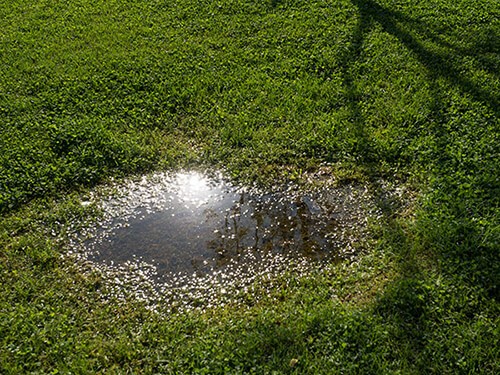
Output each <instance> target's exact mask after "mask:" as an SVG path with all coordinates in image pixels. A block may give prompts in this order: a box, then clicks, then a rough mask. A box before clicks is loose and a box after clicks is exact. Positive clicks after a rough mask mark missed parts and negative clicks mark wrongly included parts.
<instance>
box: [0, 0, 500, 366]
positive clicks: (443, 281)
mask: <svg viewBox="0 0 500 375" xmlns="http://www.w3.org/2000/svg"><path fill="white" fill-rule="evenodd" d="M0 30H1V31H0V65H1V66H2V69H0V213H1V214H2V218H1V220H0V282H1V285H2V287H1V288H0V369H1V371H0V372H4V373H58V372H59V373H95V372H109V373H154V372H160V373H231V372H232V373H257V374H260V373H273V372H275V373H370V374H371V373H384V374H385V373H404V374H421V373H438V374H457V373H464V374H466V373H485V374H495V373H499V372H500V368H499V367H500V365H499V364H500V349H499V348H500V342H499V341H500V332H499V330H500V329H499V328H498V327H499V326H500V324H499V323H500V322H499V318H498V317H499V316H500V308H499V297H500V295H499V289H498V285H499V284H500V280H499V275H500V266H499V265H500V262H499V260H500V259H499V255H498V254H499V247H500V246H499V244H500V222H499V216H500V215H499V213H500V212H499V207H500V202H499V200H500V181H499V176H500V157H499V156H500V146H499V145H500V123H499V122H500V121H499V108H500V94H499V93H500V74H499V72H500V4H499V3H498V2H497V1H492V0H478V1H474V2H472V1H451V0H440V1H437V0H435V1H428V0H426V1H423V0H421V1H398V2H394V1H389V0H377V1H375V0H336V1H335V0H331V1H329V0H327V1H307V2H306V1H285V0H282V1H280V0H268V1H267V0H266V1H252V0H228V1H219V2H214V1H204V0H202V1H191V0H179V1H176V2H166V1H160V0H155V1H136V2H131V1H121V2H119V1H99V0H95V1H90V0H75V1H71V2H63V3H57V4H54V3H53V2H48V1H35V2H21V1H17V0H6V1H3V2H2V3H1V4H0ZM325 163H327V164H328V165H329V166H330V170H331V171H332V173H333V174H334V175H335V176H336V178H337V179H338V180H339V181H340V182H342V181H350V180H361V181H363V182H365V183H368V184H371V185H372V186H374V187H376V184H377V181H378V178H379V177H384V178H386V179H393V180H399V181H404V182H405V183H407V184H410V185H411V186H412V187H413V188H414V190H415V191H417V192H418V194H419V195H418V200H417V203H416V204H415V207H413V211H412V212H411V214H408V215H395V214H393V213H392V212H390V211H388V210H385V211H384V212H385V216H384V217H383V218H382V219H381V220H380V221H378V222H376V223H373V238H371V239H370V241H369V245H368V246H367V247H366V249H364V251H363V253H362V255H360V257H359V259H358V260H357V261H356V262H355V263H347V262H346V263H342V264H339V265H337V266H335V267H332V269H330V270H328V271H325V272H318V274H316V275H313V276H311V277H309V278H306V279H297V278H296V277H294V276H293V275H283V279H282V280H281V281H280V282H281V283H282V284H281V287H280V288H277V289H276V290H273V291H272V292H271V293H270V294H269V295H268V294H267V292H266V290H265V289H262V290H261V291H256V293H260V294H261V295H262V297H263V299H262V300H260V301H259V302H252V297H251V296H249V305H248V306H247V307H246V308H238V307H235V306H226V307H223V308H214V309H210V310H207V311H205V312H203V313H200V312H192V313H186V314H180V315H173V316H168V317H166V318H165V317H161V316H159V315H157V314H155V313H153V312H150V311H148V310H146V309H145V308H144V307H143V306H141V304H139V303H137V302H134V301H129V302H127V303H121V304H116V303H114V302H113V301H107V300H105V299H103V298H102V293H101V292H102V290H105V288H106V285H105V284H103V283H102V280H100V279H99V277H98V275H92V274H91V273H82V272H80V271H78V270H76V269H75V268H74V267H73V266H72V265H71V264H70V262H68V261H67V260H65V259H63V258H61V257H60V253H61V251H62V248H61V244H60V243H58V242H56V241H55V240H53V239H52V237H51V236H50V235H49V233H50V230H52V229H56V228H57V227H58V225H59V224H58V223H64V222H69V221H72V220H74V218H75V217H76V218H81V220H82V221H84V220H86V218H88V217H89V216H92V215H94V214H95V212H93V211H92V209H91V208H82V207H81V206H80V205H79V204H78V195H79V194H80V193H82V192H84V191H86V189H89V188H91V187H93V186H95V185H96V184H98V183H100V182H105V181H108V180H109V179H110V178H111V177H124V176H128V175H131V174H138V173H144V172H146V171H150V170H156V169H165V168H179V167H183V166H189V165H200V164H203V165H213V166H216V167H225V168H227V170H228V172H229V173H230V174H231V175H232V176H233V177H235V178H238V179H240V180H241V181H254V180H256V181H258V182H259V183H261V184H270V183H272V182H274V181H286V180H287V179H296V178H299V179H300V176H302V175H303V174H304V173H307V172H314V171H315V170H317V169H318V168H319V166H320V165H321V164H325Z"/></svg>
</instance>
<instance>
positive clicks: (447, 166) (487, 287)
mask: <svg viewBox="0 0 500 375" xmlns="http://www.w3.org/2000/svg"><path fill="white" fill-rule="evenodd" d="M352 3H353V5H355V7H356V8H357V11H358V20H357V24H356V25H355V27H354V29H353V31H352V37H351V41H350V45H349V47H348V49H347V50H346V52H345V54H344V55H342V56H341V57H340V59H339V60H340V62H341V66H342V67H343V72H342V76H343V84H344V87H345V91H346V95H347V99H348V101H349V110H350V114H351V119H350V120H351V121H352V125H353V126H354V132H353V133H352V135H353V136H355V137H356V138H357V144H358V145H363V147H359V146H358V148H356V149H354V150H353V151H354V152H357V153H360V154H361V157H360V158H358V161H359V162H361V163H373V162H374V161H376V160H374V158H376V154H375V152H374V151H373V149H372V147H371V146H370V142H371V141H370V138H369V136H368V134H367V132H366V122H365V119H364V118H363V114H362V111H361V107H360V102H361V99H360V98H359V93H358V92H357V90H356V78H355V77H354V76H353V75H352V74H351V73H350V67H351V66H352V65H353V64H354V63H355V62H356V61H357V60H358V59H360V58H361V56H362V52H363V44H364V43H365V41H366V38H367V35H368V34H369V33H370V32H371V31H372V29H373V28H374V27H375V26H377V27H380V28H381V29H382V30H383V32H385V33H387V34H389V35H391V36H392V37H394V38H396V39H397V40H398V41H399V43H400V44H401V45H402V46H403V47H404V48H406V49H407V50H409V51H410V52H411V54H412V55H413V56H414V57H415V59H416V60H417V61H418V62H419V63H420V64H421V65H422V67H423V68H424V69H425V71H426V73H427V80H428V83H429V86H430V93H431V95H432V102H431V103H429V109H430V113H431V115H430V116H429V124H428V127H427V129H426V131H428V132H429V133H430V134H431V135H432V139H433V143H434V144H433V147H434V149H435V150H434V151H433V153H434V159H433V160H427V162H428V163H430V164H433V165H432V166H431V165H429V167H428V170H430V171H432V172H431V173H433V174H435V175H434V176H432V177H431V179H432V180H434V181H438V183H439V184H440V186H439V189H440V190H439V189H438V188H437V186H436V187H434V189H436V192H435V193H432V197H433V198H434V199H436V201H437V203H432V204H431V205H429V206H428V207H425V209H424V210H422V212H421V214H420V217H419V218H418V219H417V220H416V223H415V224H414V225H413V226H411V227H410V229H408V228H404V227H402V226H401V224H399V223H398V222H397V221H395V220H393V219H392V218H388V222H389V224H388V228H386V230H387V232H389V235H387V236H386V238H385V241H386V246H387V247H388V248H390V249H392V251H394V253H395V254H396V257H397V258H398V265H399V277H398V278H397V279H396V280H394V281H393V282H391V283H389V284H388V286H387V287H386V288H385V290H384V292H383V294H382V295H381V297H380V299H379V300H378V302H377V303H376V305H375V311H376V312H377V313H378V314H380V316H382V317H383V318H384V319H385V320H386V321H387V325H388V326H391V327H392V328H393V331H392V332H393V334H394V339H395V340H396V346H400V347H406V349H405V350H402V351H401V353H406V354H405V355H407V358H405V359H406V360H407V361H409V362H408V363H413V365H411V366H414V368H419V369H420V370H429V367H427V366H429V365H430V363H429V361H436V360H438V358H434V357H433V356H434V353H432V350H431V349H430V348H431V347H435V348H438V347H440V345H441V346H443V345H447V344H450V345H451V344H452V341H453V340H452V339H450V338H447V337H445V336H447V335H452V336H453V335H456V336H461V338H459V339H455V344H456V346H457V349H456V350H457V351H460V352H465V355H466V354H467V352H466V350H468V349H467V347H468V345H469V344H470V343H468V342H467V340H466V339H464V338H463V337H465V336H466V335H467V334H469V333H467V332H466V330H467V329H469V328H470V327H469V326H468V324H472V323H470V322H474V321H475V320H478V319H482V315H481V314H483V315H485V316H487V315H489V314H492V311H498V300H499V290H498V288H497V285H498V284H499V282H500V280H499V276H498V275H499V274H500V269H499V267H498V263H499V262H498V243H499V242H497V241H500V238H499V237H500V235H499V233H498V232H499V231H498V226H497V227H495V223H494V220H492V219H491V216H489V217H483V218H481V216H479V217H477V216H476V217H475V218H473V217H472V215H471V209H470V208H468V207H467V204H464V202H463V199H473V198H469V196H470V197H472V196H473V194H472V193H467V194H469V195H465V198H462V199H460V198H458V197H457V196H454V194H455V191H456V190H457V186H459V184H460V182H455V181H453V179H454V177H455V176H456V177H457V178H458V177H459V176H460V175H461V174H467V173H469V174H470V173H474V166H473V167H472V168H470V167H469V168H470V169H469V170H465V169H464V170H463V171H461V170H460V168H465V167H462V166H461V165H460V163H457V162H456V161H453V160H455V159H456V156H455V155H451V154H450V152H451V151H448V150H447V147H448V145H449V143H450V142H452V140H451V139H450V135H449V134H448V132H449V129H448V128H447V126H446V124H447V123H448V122H449V121H450V118H449V114H448V113H447V111H448V108H447V107H448V106H449V103H450V99H449V98H448V97H446V95H447V92H445V91H443V86H442V83H443V82H444V83H445V84H446V85H447V86H448V87H451V88H452V89H454V90H458V92H460V93H461V94H462V95H464V96H465V97H468V98H471V99H472V101H469V102H476V103H480V104H481V107H483V108H487V111H489V112H490V113H492V114H493V116H495V117H498V115H499V111H500V100H499V95H498V93H497V92H491V91H490V90H488V89H485V88H483V87H482V86H481V84H480V83H479V81H478V80H475V79H473V78H471V77H470V76H469V75H468V72H467V68H466V67H464V66H462V65H461V61H462V60H463V59H464V58H466V57H468V58H472V59H474V61H475V62H476V63H477V64H479V65H480V67H481V69H482V70H483V71H484V72H486V75H487V76H490V77H491V78H497V77H498V75H499V71H500V67H499V66H498V64H499V61H500V59H498V56H499V54H500V43H499V42H498V35H497V33H496V32H495V30H494V29H492V30H490V31H491V33H490V34H489V35H486V34H482V35H478V36H477V38H476V40H475V41H474V42H473V43H472V44H471V43H469V44H470V45H469V47H462V46H461V43H459V42H458V41H457V42H456V43H455V42H450V41H447V40H445V38H443V37H442V36H440V35H439V33H438V32H437V31H436V30H434V29H433V27H432V26H431V25H429V24H426V23H424V22H422V21H420V20H416V19H412V18H411V17H408V16H407V15H405V14H403V13H401V12H399V11H395V10H390V9H388V8H386V7H384V6H382V5H380V4H378V3H377V2H375V1H373V0H352ZM487 37H489V38H493V40H488V39H487ZM442 51H446V52H442ZM439 82H441V84H440V83H439ZM467 125H471V126H473V125H474V124H467V122H463V123H460V125H459V126H461V127H462V128H460V129H459V133H458V134H460V132H462V131H463V129H464V128H465V127H466V126H467ZM464 133H465V132H464ZM468 147H469V148H471V147H472V146H468ZM492 153H494V152H492ZM489 156H491V155H489ZM493 163H494V162H493ZM497 164H498V163H497ZM497 164H495V165H497ZM471 170H472V172H471ZM477 170H480V168H479V166H477ZM497 172H498V171H497ZM477 173H485V172H484V171H479V172H477ZM473 181H476V180H473ZM478 181H479V180H478ZM374 184H376V182H375V183H374ZM477 189H483V190H481V193H479V194H476V196H475V198H474V199H475V201H474V202H472V201H471V204H473V203H475V204H479V205H484V206H485V207H487V206H494V205H495V202H496V203H498V199H497V198H494V195H495V194H494V191H493V190H495V189H496V190H495V191H498V187H496V188H495V186H486V187H478V188H477ZM492 189H493V190H492ZM489 190H491V191H489ZM492 197H493V198H492ZM495 199H496V200H495ZM440 200H441V201H444V202H445V203H444V204H443V203H441V202H439V201H440ZM387 214H388V215H390V213H387ZM447 215H448V216H447ZM449 215H452V216H449ZM478 215H481V212H479V213H478ZM478 220H483V221H488V220H489V221H490V224H489V227H488V226H484V225H483V226H482V225H478V224H477V221H478ZM491 221H493V222H491ZM497 224H498V221H497ZM485 228H486V229H485ZM488 228H489V229H488ZM495 228H496V229H495ZM495 242H496V243H497V245H495ZM495 249H496V250H495ZM424 258H429V259H432V261H431V262H430V263H432V264H433V265H431V266H429V264H427V265H424V263H425V262H422V260H423V259H424ZM429 267H430V269H429ZM440 280H442V283H441V281H440ZM492 306H493V307H492ZM494 306H497V307H496V308H495V307H494ZM447 319H450V320H453V319H456V321H454V322H449V321H447ZM439 324H442V327H443V328H442V330H443V331H442V332H441V333H436V332H438V331H439V330H437V329H436V326H438V325H439ZM453 327H456V328H453ZM461 330H463V331H461ZM478 332H481V331H478ZM472 336H473V335H471V337H472ZM475 339H477V342H476V343H477V345H478V346H479V347H484V348H485V347H486V346H485V345H486V341H485V340H484V339H483V338H482V337H480V334H479V333H477V337H475ZM460 340H462V341H460ZM485 352H486V351H485ZM483 354H484V353H483ZM484 355H485V356H486V361H487V360H491V352H490V353H489V354H484ZM488 355H490V357H488ZM454 357H456V358H455V359H456V360H455V361H454V360H452V359H453V358H454ZM447 360H449V361H450V362H449V363H443V366H442V367H443V368H446V367H447V366H448V370H450V371H451V369H452V368H455V370H457V371H466V370H467V369H468V370H470V371H475V370H477V369H478V368H479V367H478V366H480V361H479V360H478V359H470V360H469V363H468V364H467V363H465V362H461V359H460V356H459V355H458V354H456V353H453V355H450V356H449V358H447ZM490 366H491V363H490Z"/></svg>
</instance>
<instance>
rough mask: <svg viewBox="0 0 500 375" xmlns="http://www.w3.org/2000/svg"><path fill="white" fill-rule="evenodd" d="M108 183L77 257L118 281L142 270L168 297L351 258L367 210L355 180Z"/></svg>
mask: <svg viewBox="0 0 500 375" xmlns="http://www.w3.org/2000/svg"><path fill="white" fill-rule="evenodd" d="M113 189H114V194H112V195H110V196H107V197H104V198H99V199H98V200H96V201H97V202H98V203H99V204H100V205H101V207H102V210H103V212H104V219H103V220H102V222H101V223H100V224H99V225H98V226H97V227H94V228H90V229H89V230H88V232H87V233H86V239H85V241H83V242H81V245H80V247H81V248H80V253H83V254H85V257H86V259H88V260H90V261H92V262H93V263H94V264H96V265H98V266H99V267H101V268H102V269H104V270H106V272H107V273H112V274H114V275H115V276H116V275H121V276H119V277H114V279H115V280H118V281H117V283H118V284H120V283H122V284H123V283H125V284H126V283H127V282H126V281H125V282H124V281H119V280H120V277H121V278H122V279H123V278H124V276H123V275H125V274H129V276H126V277H125V279H127V278H128V279H127V280H129V281H128V282H129V283H131V284H136V281H137V280H135V279H134V277H131V276H130V273H131V272H132V271H133V272H136V273H137V272H139V273H140V272H141V270H147V272H146V271H144V272H143V275H142V276H141V278H142V279H144V278H146V279H148V280H153V281H152V283H154V285H155V287H154V289H155V293H156V294H157V295H162V296H166V295H168V296H169V298H170V299H172V298H173V296H174V295H176V296H179V290H182V291H184V292H185V291H189V293H190V296H189V299H191V300H193V299H204V298H205V299H207V298H208V297H210V296H211V297H210V298H209V299H212V298H213V295H214V293H215V290H219V291H220V292H222V294H228V293H229V294H232V295H234V294H235V293H236V291H240V290H241V289H242V288H243V289H245V290H246V288H247V287H248V286H249V285H251V284H252V283H255V281H256V280H258V279H259V278H261V277H268V278H269V276H272V275H279V274H280V273H283V272H284V271H290V270H295V271H298V272H306V271H307V270H311V269H313V268H318V267H320V266H321V264H324V263H327V262H332V261H335V260H337V259H343V258H345V257H348V256H352V254H353V245H354V243H355V242H356V241H357V240H358V239H359V238H360V236H361V235H362V233H363V232H364V231H365V230H366V222H367V217H368V216H369V213H370V211H372V213H373V207H371V208H370V207H369V206H370V199H368V194H367V191H366V189H365V188H364V187H362V186H345V187H342V188H335V189H333V190H332V189H319V190H316V191H314V192H308V193H304V192H300V191H299V190H298V189H294V188H292V187H289V188H288V189H285V190H282V191H277V192H263V191H260V190H257V189H249V188H244V187H241V186H237V185H235V184H233V183H231V182H230V181H228V180H227V179H225V178H223V177H222V176H221V175H213V174H212V175H208V174H205V173H201V172H196V171H188V172H185V171H184V172H178V173H176V174H163V173H162V174H155V175H153V176H149V177H144V178H142V180H139V181H131V182H128V183H125V184H122V185H119V186H114V187H113ZM133 272H132V273H133ZM144 275H146V276H144ZM134 280H135V281H134ZM136 289H137V288H136ZM139 289H140V288H139ZM231 290H232V292H230V291H231ZM141 293H143V290H142V291H141ZM219 294H220V293H219Z"/></svg>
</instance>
